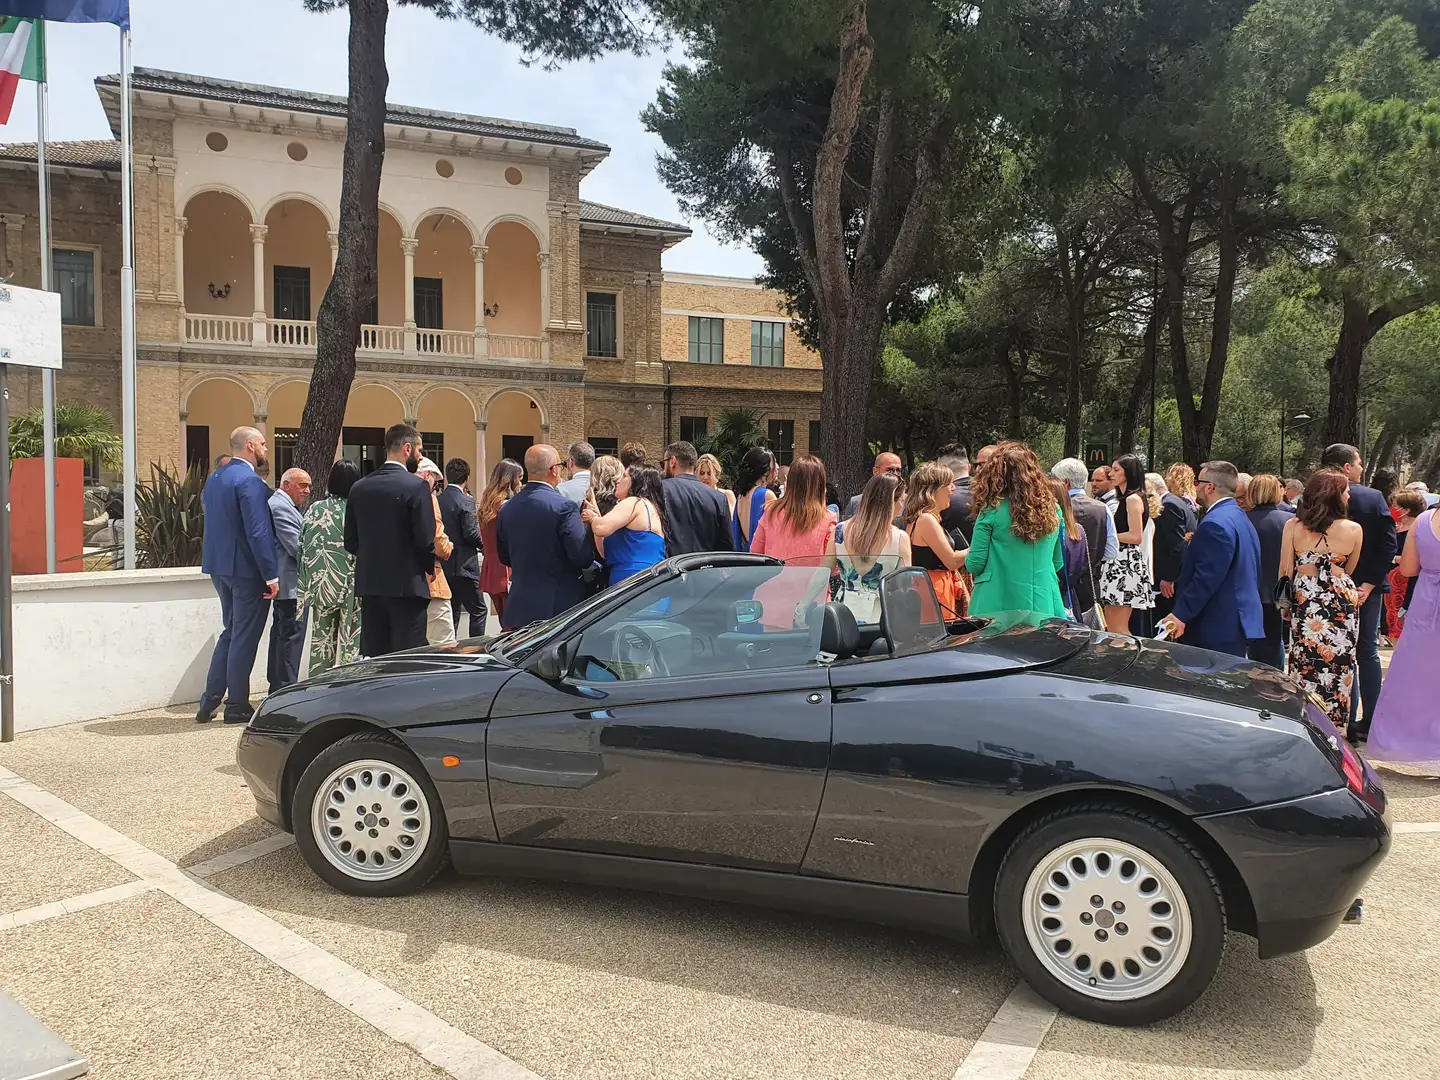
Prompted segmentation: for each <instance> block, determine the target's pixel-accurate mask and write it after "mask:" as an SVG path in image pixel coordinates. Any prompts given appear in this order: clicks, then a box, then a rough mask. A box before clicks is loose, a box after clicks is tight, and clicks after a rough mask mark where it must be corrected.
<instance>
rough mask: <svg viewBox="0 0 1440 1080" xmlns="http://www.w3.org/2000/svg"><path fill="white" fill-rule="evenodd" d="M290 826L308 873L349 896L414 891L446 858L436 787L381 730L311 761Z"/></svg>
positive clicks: (446, 844)
mask: <svg viewBox="0 0 1440 1080" xmlns="http://www.w3.org/2000/svg"><path fill="white" fill-rule="evenodd" d="M291 821H292V822H293V823H294V827H295V845H296V846H297V847H298V848H299V849H300V854H301V855H302V856H303V857H304V859H305V861H306V862H307V863H308V864H309V865H310V868H311V869H312V870H314V871H315V873H317V874H319V875H320V877H322V878H324V879H325V880H326V881H328V882H329V883H330V884H331V885H333V886H334V887H335V888H337V889H339V890H340V891H341V892H347V893H351V894H352V895H355V896H402V895H404V894H405V893H410V892H414V891H415V890H416V889H419V888H421V887H422V886H424V885H425V884H426V883H428V882H429V881H430V880H431V878H433V877H434V876H435V875H436V874H438V873H439V872H440V870H441V869H442V868H443V867H444V866H445V862H446V860H447V859H448V857H449V850H450V845H449V830H448V828H447V826H446V822H445V811H444V808H443V807H442V806H441V805H440V799H439V796H438V795H436V793H435V786H434V784H432V783H431V782H430V777H429V776H428V775H426V773H425V770H424V769H423V768H422V767H421V765H420V763H419V762H418V761H417V760H416V759H415V756H414V755H413V754H411V753H410V751H408V750H407V749H406V748H405V747H404V746H402V745H401V744H400V743H399V741H397V740H396V739H393V738H391V737H390V736H388V735H383V734H380V733H379V732H358V733H356V734H353V735H347V736H345V737H344V738H343V739H339V740H337V741H336V742H335V743H334V744H333V745H331V746H328V747H326V748H325V749H324V750H322V751H321V752H320V754H319V755H318V756H317V757H316V758H315V760H314V761H312V762H310V764H309V765H308V766H307V767H306V769H305V771H304V772H303V773H302V774H301V776H300V782H299V783H298V784H296V785H295V801H294V803H293V804H292V807H291Z"/></svg>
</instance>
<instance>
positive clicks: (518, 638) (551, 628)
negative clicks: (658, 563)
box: [489, 570, 654, 664]
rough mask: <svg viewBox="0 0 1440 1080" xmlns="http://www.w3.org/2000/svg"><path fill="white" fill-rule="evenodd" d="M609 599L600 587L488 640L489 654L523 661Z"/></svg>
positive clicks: (510, 661)
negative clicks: (555, 611) (554, 612)
mask: <svg viewBox="0 0 1440 1080" xmlns="http://www.w3.org/2000/svg"><path fill="white" fill-rule="evenodd" d="M642 576H644V577H653V576H654V573H653V571H649V570H647V571H645V573H644V574H643V575H642ZM612 599H614V594H613V593H612V592H610V591H609V590H608V589H607V590H603V591H601V592H598V593H596V594H595V595H594V596H592V597H590V598H589V599H588V600H582V601H581V602H580V603H578V604H576V605H575V606H574V607H572V608H570V609H568V610H566V611H562V612H561V613H560V614H559V615H556V616H555V617H554V618H553V619H545V620H543V621H541V622H535V623H531V624H530V625H529V626H522V627H520V628H519V629H517V630H508V631H506V632H505V633H503V634H501V635H500V636H499V637H497V638H496V639H495V640H494V641H492V642H490V647H489V653H490V655H491V656H493V657H495V658H496V659H497V660H501V661H504V662H505V663H507V664H519V663H522V662H523V661H524V659H525V658H526V657H527V656H529V655H530V654H531V653H532V652H534V651H535V650H536V649H538V648H539V647H540V646H541V645H544V644H545V643H546V642H547V641H549V640H550V639H551V638H552V637H554V636H555V635H556V634H557V633H558V632H559V631H561V630H563V629H565V627H567V626H570V625H571V624H572V623H576V622H579V621H580V620H582V619H584V618H585V617H586V616H587V615H589V614H590V612H592V611H594V610H595V609H596V608H599V607H603V606H604V605H605V604H607V603H609V602H610V601H611V600H612Z"/></svg>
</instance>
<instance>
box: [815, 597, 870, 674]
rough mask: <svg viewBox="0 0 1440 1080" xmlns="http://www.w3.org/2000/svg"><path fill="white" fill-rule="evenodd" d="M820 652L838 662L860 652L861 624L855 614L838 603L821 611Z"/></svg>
mask: <svg viewBox="0 0 1440 1080" xmlns="http://www.w3.org/2000/svg"><path fill="white" fill-rule="evenodd" d="M820 651H821V652H822V653H826V654H828V655H829V656H832V657H834V658H835V659H836V660H849V659H850V658H851V657H852V656H854V655H855V654H856V653H857V652H859V651H860V624H859V623H857V622H856V621H855V613H854V612H853V611H851V610H850V609H849V608H848V607H846V606H845V605H844V604H842V603H839V602H838V601H834V600H832V601H831V602H830V603H828V604H826V605H825V606H824V607H823V608H821V609H820Z"/></svg>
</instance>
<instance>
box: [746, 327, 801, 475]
mask: <svg viewBox="0 0 1440 1080" xmlns="http://www.w3.org/2000/svg"><path fill="white" fill-rule="evenodd" d="M755 325H756V326H759V325H760V324H759V323H756V324H755ZM770 449H771V450H772V451H773V452H774V454H775V463H776V464H777V465H793V464H794V463H795V421H794V420H771V421H770Z"/></svg>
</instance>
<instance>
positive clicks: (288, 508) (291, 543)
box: [265, 469, 310, 694]
mask: <svg viewBox="0 0 1440 1080" xmlns="http://www.w3.org/2000/svg"><path fill="white" fill-rule="evenodd" d="M309 501H310V474H309V473H307V472H306V471H305V470H304V469H286V470H285V475H283V476H282V477H280V486H279V487H278V488H276V489H275V494H273V495H271V496H270V521H271V522H272V523H273V524H274V526H275V543H276V547H277V549H278V554H279V556H280V591H279V593H277V594H276V596H275V607H274V612H273V614H272V615H271V619H270V658H269V661H268V662H267V664H266V665H265V675H266V677H267V678H268V679H269V680H270V693H272V694H273V693H275V692H276V691H277V690H280V689H282V688H284V687H286V686H289V685H290V684H291V683H293V682H296V681H297V680H299V678H300V654H301V653H302V652H304V651H305V612H303V611H302V610H300V523H301V521H302V520H303V519H302V518H301V514H302V513H304V511H305V505H306V504H307V503H308V502H309Z"/></svg>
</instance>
